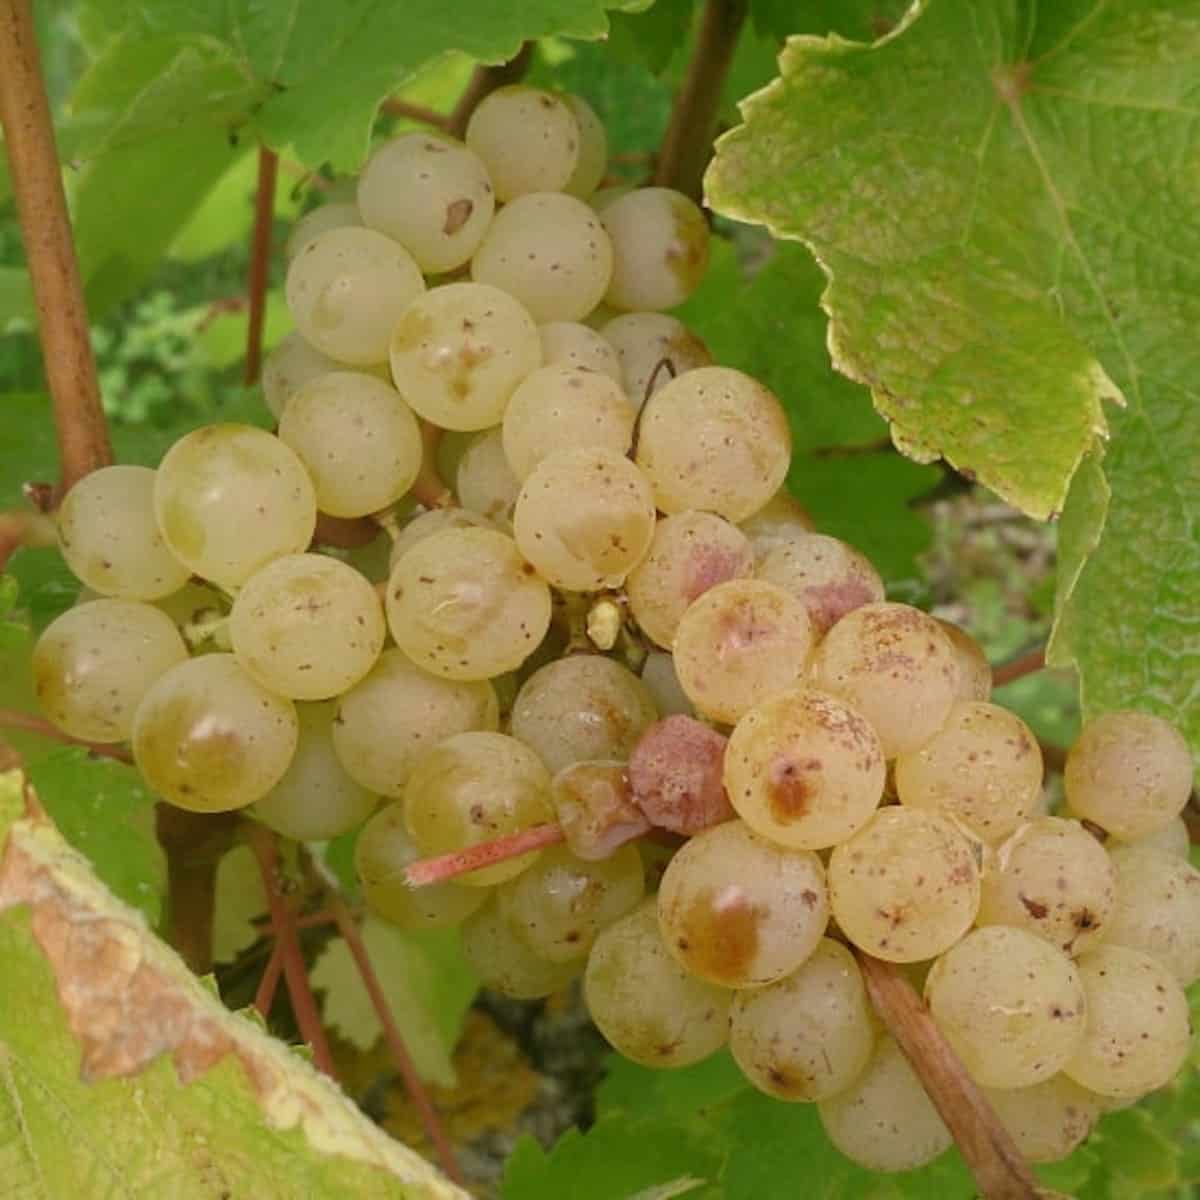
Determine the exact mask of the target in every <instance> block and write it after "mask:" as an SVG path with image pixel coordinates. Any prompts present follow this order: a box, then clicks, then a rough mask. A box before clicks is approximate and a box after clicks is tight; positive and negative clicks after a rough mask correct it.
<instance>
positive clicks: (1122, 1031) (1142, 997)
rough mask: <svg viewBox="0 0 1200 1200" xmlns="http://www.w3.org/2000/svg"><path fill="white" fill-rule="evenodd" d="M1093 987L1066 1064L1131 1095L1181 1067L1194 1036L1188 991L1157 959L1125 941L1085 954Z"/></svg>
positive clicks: (1079, 1076) (1095, 1086)
mask: <svg viewBox="0 0 1200 1200" xmlns="http://www.w3.org/2000/svg"><path fill="white" fill-rule="evenodd" d="M1079 973H1080V976H1081V978H1082V980H1083V987H1084V991H1085V993H1086V994H1087V1008H1088V1024H1087V1031H1086V1033H1085V1034H1084V1037H1083V1041H1082V1043H1081V1044H1080V1046H1079V1047H1078V1049H1077V1050H1076V1052H1075V1054H1074V1056H1073V1057H1072V1058H1071V1060H1070V1061H1069V1062H1068V1063H1067V1065H1066V1066H1065V1067H1064V1068H1063V1069H1064V1071H1065V1072H1066V1074H1068V1075H1069V1076H1070V1077H1071V1078H1072V1079H1074V1080H1075V1082H1076V1083H1080V1084H1082V1085H1083V1086H1084V1087H1085V1088H1087V1089H1088V1090H1089V1091H1093V1092H1098V1093H1099V1094H1100V1095H1102V1096H1117V1097H1121V1098H1128V1099H1132V1098H1133V1097H1136V1096H1143V1095H1145V1094H1146V1093H1147V1092H1152V1091H1154V1090H1155V1089H1156V1088H1160V1087H1162V1086H1163V1085H1164V1084H1165V1083H1167V1082H1169V1081H1170V1080H1171V1079H1172V1078H1174V1076H1175V1075H1176V1074H1177V1073H1178V1071H1179V1068H1180V1067H1182V1066H1183V1063H1184V1059H1185V1058H1186V1057H1187V1052H1188V1046H1189V1044H1190V1041H1191V1028H1190V1025H1189V1021H1188V1004H1187V997H1186V996H1185V995H1184V991H1183V988H1181V987H1180V986H1179V984H1178V982H1177V981H1176V980H1175V977H1174V976H1173V975H1172V974H1171V972H1170V971H1169V970H1168V969H1167V968H1166V967H1165V966H1163V964H1162V963H1160V962H1159V961H1158V960H1157V959H1155V958H1151V957H1150V955H1148V954H1143V953H1142V952H1141V951H1140V950H1130V949H1128V948H1127V947H1125V946H1109V945H1100V946H1097V947H1096V948H1095V949H1094V950H1090V951H1089V952H1088V953H1086V954H1083V955H1080V958H1079Z"/></svg>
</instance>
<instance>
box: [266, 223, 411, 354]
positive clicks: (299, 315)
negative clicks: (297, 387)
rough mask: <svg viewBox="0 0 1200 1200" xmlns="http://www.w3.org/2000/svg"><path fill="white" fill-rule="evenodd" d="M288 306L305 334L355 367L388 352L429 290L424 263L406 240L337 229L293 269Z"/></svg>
mask: <svg viewBox="0 0 1200 1200" xmlns="http://www.w3.org/2000/svg"><path fill="white" fill-rule="evenodd" d="M284 290H285V293H286V296H287V306H288V311H289V312H290V313H291V314H292V320H293V321H295V323H296V328H297V329H298V330H299V331H300V333H301V334H302V335H303V337H304V340H305V341H307V342H309V343H311V344H312V345H313V346H315V347H316V348H317V349H318V350H320V351H321V352H322V353H323V354H328V355H329V357H330V358H335V359H337V360H338V362H342V363H348V364H350V365H351V366H370V365H371V364H372V363H380V362H383V361H384V360H385V359H386V358H387V356H388V337H389V335H390V334H391V332H392V329H393V327H394V326H395V324H396V322H397V320H398V319H399V317H400V315H401V313H402V312H403V311H404V309H405V307H406V306H407V305H408V303H409V301H411V300H414V299H415V298H416V297H417V296H419V295H420V294H421V293H422V292H423V291H424V290H425V280H424V279H423V278H422V276H421V269H420V267H418V266H417V264H416V263H415V262H414V261H413V257H412V255H411V254H409V252H408V251H407V250H405V248H404V247H403V246H401V245H400V243H399V242H395V241H393V240H392V239H391V238H389V237H384V235H383V234H382V233H377V232H376V231H375V230H374V229H364V228H357V227H347V228H343V229H331V230H328V231H327V232H325V233H322V234H319V235H318V236H317V237H315V238H313V239H312V240H311V241H310V242H308V243H306V244H305V246H304V247H303V248H302V249H301V251H300V252H299V254H297V255H296V257H295V258H294V259H292V262H291V265H290V266H289V267H288V273H287V281H286V283H285V285H284Z"/></svg>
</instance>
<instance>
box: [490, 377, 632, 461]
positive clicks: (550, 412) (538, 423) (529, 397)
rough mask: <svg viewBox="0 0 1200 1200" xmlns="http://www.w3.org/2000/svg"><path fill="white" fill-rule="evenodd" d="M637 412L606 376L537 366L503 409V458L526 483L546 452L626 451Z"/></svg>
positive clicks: (630, 441) (620, 452) (630, 440)
mask: <svg viewBox="0 0 1200 1200" xmlns="http://www.w3.org/2000/svg"><path fill="white" fill-rule="evenodd" d="M635 419H636V413H635V412H634V410H633V406H632V405H631V404H630V403H629V401H628V400H627V399H626V398H625V393H624V392H622V391H621V389H620V387H618V385H617V384H615V383H613V381H612V380H611V379H609V378H608V377H607V376H605V375H599V374H597V373H596V372H594V371H583V370H578V369H575V368H571V367H539V368H538V369H537V370H536V371H533V372H531V373H530V374H529V375H527V376H526V377H525V379H524V380H523V381H522V382H521V383H520V384H519V385H518V387H517V390H516V391H515V392H513V394H512V399H511V400H509V402H508V408H507V409H506V410H505V413H504V423H503V425H502V427H501V429H502V433H501V438H502V441H503V445H504V456H505V458H506V459H507V460H508V462H509V465H510V466H511V467H512V470H513V474H514V475H515V476H516V477H517V479H519V480H522V481H524V480H525V479H527V478H528V477H529V476H530V474H531V473H532V472H533V470H534V468H535V467H537V465H538V463H540V462H541V461H542V459H544V458H545V457H546V456H547V455H548V454H552V453H553V452H554V451H555V450H569V449H571V448H573V447H591V446H596V447H601V448H603V449H606V450H611V451H612V452H613V453H614V454H625V452H626V451H627V450H628V449H629V447H630V446H631V445H632V444H633V425H634V421H635Z"/></svg>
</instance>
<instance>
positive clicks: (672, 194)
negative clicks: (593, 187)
mask: <svg viewBox="0 0 1200 1200" xmlns="http://www.w3.org/2000/svg"><path fill="white" fill-rule="evenodd" d="M600 221H601V224H602V225H603V226H604V228H605V229H606V230H607V231H608V235H609V237H610V238H612V244H613V272H612V282H611V283H610V284H609V286H608V291H607V293H606V294H605V297H604V298H605V300H606V301H607V302H608V303H609V304H611V305H612V306H613V308H619V309H625V310H627V311H629V310H634V309H649V310H654V309H661V308H674V307H675V306H676V305H677V304H682V303H683V302H684V301H685V300H686V299H687V298H688V297H689V296H690V295H691V294H692V292H694V291H695V290H696V288H697V287H698V286H699V284H700V280H701V279H702V278H703V277H704V272H705V269H706V268H707V267H708V237H709V235H708V222H707V221H705V219H704V214H703V213H702V212H701V211H700V209H699V208H697V207H696V205H695V204H693V203H692V201H691V200H689V199H688V198H687V197H686V196H685V195H683V194H682V193H681V192H676V191H672V190H671V189H670V188H660V187H649V188H637V189H635V190H634V191H632V192H628V193H626V194H625V195H624V196H619V197H617V198H616V199H615V200H613V201H611V203H608V204H605V205H604V207H603V208H602V209H601V210H600Z"/></svg>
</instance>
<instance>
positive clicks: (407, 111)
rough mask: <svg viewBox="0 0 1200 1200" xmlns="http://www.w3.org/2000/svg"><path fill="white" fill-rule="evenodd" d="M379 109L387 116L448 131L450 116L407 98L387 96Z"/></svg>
mask: <svg viewBox="0 0 1200 1200" xmlns="http://www.w3.org/2000/svg"><path fill="white" fill-rule="evenodd" d="M379 111H380V112H384V113H387V115H388V116H389V117H404V118H405V119H406V120H409V121H419V122H420V123H421V124H422V125H430V126H432V127H433V128H434V129H441V130H443V131H444V132H446V133H449V132H450V118H449V117H448V116H446V114H445V113H440V112H438V111H437V110H436V109H432V108H427V107H426V106H425V105H424V104H412V103H411V102H409V101H408V100H401V99H400V97H399V96H389V97H388V99H386V100H385V101H384V102H383V103H382V104H381V105H380V106H379Z"/></svg>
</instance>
